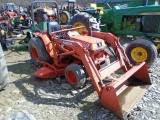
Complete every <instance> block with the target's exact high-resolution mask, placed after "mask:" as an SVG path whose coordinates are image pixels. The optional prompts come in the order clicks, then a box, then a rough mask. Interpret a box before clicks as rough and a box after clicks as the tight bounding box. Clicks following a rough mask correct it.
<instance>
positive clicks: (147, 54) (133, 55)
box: [126, 39, 157, 67]
mask: <svg viewBox="0 0 160 120" xmlns="http://www.w3.org/2000/svg"><path fill="white" fill-rule="evenodd" d="M126 54H127V56H128V58H129V59H130V61H131V63H132V64H134V65H135V64H136V63H138V62H144V61H145V62H146V63H147V66H148V67H150V66H151V65H152V64H153V62H154V61H155V60H156V58H157V49H156V47H155V45H154V44H153V43H151V42H150V41H147V40H144V39H141V40H134V41H133V42H131V43H130V44H129V45H128V46H127V48H126Z"/></svg>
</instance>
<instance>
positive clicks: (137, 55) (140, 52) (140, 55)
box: [131, 47, 148, 62]
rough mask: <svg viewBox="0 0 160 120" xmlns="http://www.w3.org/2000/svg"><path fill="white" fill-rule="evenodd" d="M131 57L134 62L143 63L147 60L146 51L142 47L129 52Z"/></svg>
mask: <svg viewBox="0 0 160 120" xmlns="http://www.w3.org/2000/svg"><path fill="white" fill-rule="evenodd" d="M131 57H132V59H133V60H134V61H136V62H143V61H145V60H146V59H147V57H148V54H147V51H146V50H145V49H144V48H142V47H136V48H134V49H133V50H132V51H131Z"/></svg>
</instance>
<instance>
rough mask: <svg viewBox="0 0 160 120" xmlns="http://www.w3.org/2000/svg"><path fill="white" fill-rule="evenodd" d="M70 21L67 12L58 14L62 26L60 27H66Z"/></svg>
mask: <svg viewBox="0 0 160 120" xmlns="http://www.w3.org/2000/svg"><path fill="white" fill-rule="evenodd" d="M70 19H71V17H70V14H69V12H67V11H63V12H62V13H61V14H60V21H61V24H62V25H67V24H68V22H69V21H70Z"/></svg>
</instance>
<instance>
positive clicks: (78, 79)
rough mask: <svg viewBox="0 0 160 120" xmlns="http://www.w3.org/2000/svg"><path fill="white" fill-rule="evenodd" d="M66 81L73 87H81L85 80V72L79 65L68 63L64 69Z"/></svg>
mask: <svg viewBox="0 0 160 120" xmlns="http://www.w3.org/2000/svg"><path fill="white" fill-rule="evenodd" d="M65 77H66V79H67V82H68V83H69V84H70V85H71V86H73V87H74V88H80V87H82V86H83V85H84V84H85V82H86V73H85V71H84V69H82V67H81V66H79V65H77V64H70V65H68V66H67V67H66V69H65Z"/></svg>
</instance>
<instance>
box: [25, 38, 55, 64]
mask: <svg viewBox="0 0 160 120" xmlns="http://www.w3.org/2000/svg"><path fill="white" fill-rule="evenodd" d="M28 51H29V53H30V56H31V61H32V62H33V64H35V65H36V66H37V65H38V62H39V61H43V62H48V63H52V58H51V57H50V56H49V54H48V52H47V50H46V48H45V46H44V43H43V41H42V40H41V39H40V38H37V37H34V38H31V40H30V41H29V45H28Z"/></svg>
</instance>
